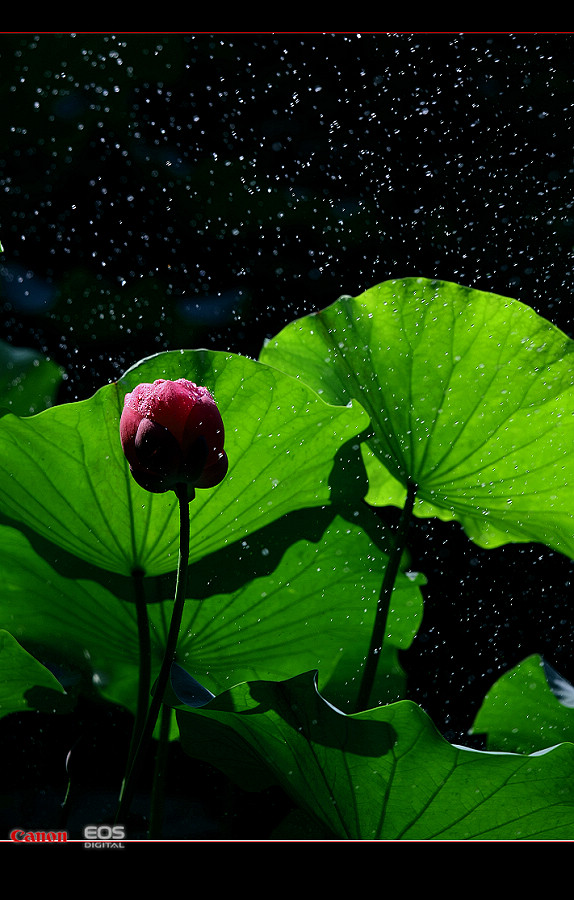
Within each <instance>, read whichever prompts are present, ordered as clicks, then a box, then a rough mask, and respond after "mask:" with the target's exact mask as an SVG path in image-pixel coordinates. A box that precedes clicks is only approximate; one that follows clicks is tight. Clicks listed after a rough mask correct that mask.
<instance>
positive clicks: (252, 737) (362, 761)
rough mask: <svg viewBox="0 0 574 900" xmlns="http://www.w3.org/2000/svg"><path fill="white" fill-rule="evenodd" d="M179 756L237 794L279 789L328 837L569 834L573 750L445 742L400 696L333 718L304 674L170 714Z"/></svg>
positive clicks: (573, 816)
mask: <svg viewBox="0 0 574 900" xmlns="http://www.w3.org/2000/svg"><path fill="white" fill-rule="evenodd" d="M177 720H178V725H179V729H180V734H181V742H182V745H183V747H184V749H185V750H186V752H187V753H188V754H189V755H190V756H191V757H195V758H199V759H204V760H207V761H209V763H210V764H211V765H215V766H217V767H219V768H220V769H221V770H222V771H224V772H225V773H226V774H227V775H228V776H230V777H231V778H233V779H234V780H235V781H236V782H237V783H239V784H240V785H241V786H242V787H243V788H244V789H246V790H259V789H261V788H263V787H267V786H269V785H272V784H279V785H281V787H282V788H283V789H284V790H285V791H286V792H287V793H288V794H289V795H290V796H291V798H292V799H293V800H294V802H295V803H296V804H297V805H298V806H299V807H300V808H301V809H302V810H304V811H305V812H306V813H308V815H309V816H310V817H311V819H313V820H314V821H316V822H318V823H320V826H321V828H322V829H323V832H327V833H329V834H330V835H331V836H333V837H335V838H338V839H340V840H387V841H400V840H403V841H421V840H424V841H433V840H434V841H454V840H465V841H473V840H474V841H477V840H480V841H490V840H492V841H494V840H572V836H573V835H574V745H572V744H561V745H560V746H558V747H556V748H554V749H552V750H550V751H547V752H546V753H542V754H534V755H524V756H523V755H516V754H505V753H488V752H481V751H477V750H469V749H467V748H465V747H455V746H453V745H452V744H449V743H448V742H447V741H445V740H444V738H442V737H441V735H440V734H439V733H438V731H437V730H436V728H435V727H434V725H433V724H432V722H431V720H430V719H429V718H428V716H427V715H426V714H425V713H424V712H423V710H421V709H420V707H418V706H417V705H416V704H414V703H411V702H410V701H408V700H403V701H400V702H399V703H393V704H390V705H387V706H381V707H377V708H376V709H372V710H367V711H366V712H363V713H358V714H356V715H352V716H349V715H344V714H343V713H342V712H340V711H339V710H337V709H336V708H335V707H333V706H332V705H331V704H329V703H327V702H325V701H324V700H323V698H322V697H321V696H320V694H319V693H318V691H317V689H316V684H315V682H314V681H313V673H305V674H304V675H301V676H298V677H297V678H294V679H291V680H290V681H284V682H275V683H271V682H253V683H248V684H241V685H238V686H237V687H235V688H234V689H232V690H230V691H228V692H226V693H225V694H221V695H220V696H219V697H216V698H215V699H214V700H212V701H211V702H210V703H208V704H207V705H206V706H203V707H202V708H201V709H194V710H185V709H180V710H178V712H177Z"/></svg>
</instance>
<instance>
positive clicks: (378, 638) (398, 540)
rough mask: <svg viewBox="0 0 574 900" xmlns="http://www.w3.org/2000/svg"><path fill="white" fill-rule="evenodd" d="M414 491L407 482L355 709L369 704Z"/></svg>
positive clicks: (414, 494) (414, 485) (360, 708)
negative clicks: (405, 494)
mask: <svg viewBox="0 0 574 900" xmlns="http://www.w3.org/2000/svg"><path fill="white" fill-rule="evenodd" d="M416 492H417V486H416V484H413V483H412V482H410V481H409V482H408V483H407V497H406V500H405V505H404V506H403V509H402V512H401V517H400V519H399V523H398V526H397V530H396V533H395V540H394V542H393V546H392V549H391V553H390V555H389V561H388V563H387V568H386V569H385V574H384V577H383V583H382V585H381V591H380V594H379V601H378V604H377V612H376V615H375V624H374V626H373V633H372V635H371V643H370V646H369V651H368V655H367V658H366V662H365V668H364V670H363V677H362V679H361V684H360V687H359V694H358V697H357V709H358V711H359V712H360V711H361V710H364V709H368V708H369V703H370V700H371V694H372V692H373V687H374V684H375V677H376V674H377V666H378V662H379V658H380V655H381V653H382V650H383V643H384V637H385V631H386V628H387V618H388V615H389V609H390V605H391V596H392V593H393V589H394V586H395V581H396V578H397V574H398V571H399V566H400V562H401V559H402V556H403V553H404V550H405V547H406V538H407V532H408V528H409V525H410V522H411V518H412V515H413V508H414V504H415V498H416Z"/></svg>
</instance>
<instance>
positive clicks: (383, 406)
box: [261, 278, 574, 556]
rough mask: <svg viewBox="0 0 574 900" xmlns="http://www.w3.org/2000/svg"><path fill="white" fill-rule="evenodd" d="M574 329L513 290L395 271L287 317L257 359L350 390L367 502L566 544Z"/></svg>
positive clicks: (572, 464) (488, 542)
mask: <svg viewBox="0 0 574 900" xmlns="http://www.w3.org/2000/svg"><path fill="white" fill-rule="evenodd" d="M573 350H574V342H573V341H572V340H570V339H569V338H568V337H567V336H566V335H565V334H563V333H562V332H561V331H559V329H557V328H555V327H554V326H553V325H552V324H550V323H549V322H547V321H546V320H545V319H543V318H542V317H540V316H538V315H537V314H536V313H535V312H534V311H533V310H532V309H530V308H529V307H528V306H526V305H525V304H523V303H520V302H519V301H517V300H512V299H508V298H506V297H500V296H498V295H495V294H488V293H484V292H482V291H476V290H471V289H468V288H464V287H461V286H459V285H456V284H451V283H447V282H441V281H430V280H427V279H423V278H407V279H404V280H397V281H387V282H384V283H383V284H380V285H378V286H377V287H374V288H372V289H370V290H368V291H365V293H363V294H361V295H360V296H358V297H355V298H351V297H343V298H341V299H340V300H338V301H337V302H335V303H334V304H332V305H331V306H329V307H327V309H324V310H322V311H321V312H319V313H316V314H313V315H310V316H306V317H305V318H303V319H300V320H299V321H297V322H293V323H291V324H289V325H288V326H287V327H286V328H285V329H284V330H283V331H282V332H280V334H279V335H277V337H276V338H274V339H273V340H272V341H270V342H269V344H268V345H267V346H266V347H265V348H264V349H263V351H262V353H261V359H262V360H263V361H264V362H267V363H269V364H271V365H276V366H277V367H278V368H280V369H282V370H283V371H286V372H289V373H290V374H291V375H294V376H297V377H299V378H300V379H301V380H302V381H306V382H307V383H308V384H309V385H311V386H312V387H313V388H314V389H315V390H316V391H318V392H319V393H320V395H321V396H322V397H323V398H324V399H326V400H327V401H328V402H329V403H341V404H346V403H348V402H349V401H350V400H351V399H358V400H359V401H360V403H361V405H362V406H363V407H364V408H365V409H366V410H367V411H368V413H369V415H370V417H371V428H372V434H371V436H370V437H369V439H368V440H367V441H366V443H365V444H364V456H365V462H366V466H367V472H368V476H369V492H368V494H367V497H366V499H367V501H368V502H370V503H372V504H374V505H377V506H384V505H388V504H400V505H402V503H403V502H404V497H405V486H406V484H407V482H408V481H409V480H410V481H412V482H415V483H416V484H417V485H418V495H417V496H418V503H417V506H416V507H415V512H416V514H418V515H434V516H438V517H440V518H442V519H457V520H458V521H459V522H461V523H462V524H463V526H464V528H465V529H466V531H467V533H468V535H469V536H470V537H471V538H472V539H473V540H475V541H476V542H477V543H478V544H481V545H483V546H487V547H494V546H498V545H501V544H503V543H505V542H508V541H537V542H541V543H544V544H546V545H548V546H551V547H554V548H556V549H558V550H561V551H562V552H563V553H566V554H567V555H570V556H573V555H574V453H573V452H572V448H573V447H574V376H573V372H574V368H573V366H574V362H573V360H574V356H573Z"/></svg>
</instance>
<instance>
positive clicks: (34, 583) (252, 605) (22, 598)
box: [0, 510, 423, 710]
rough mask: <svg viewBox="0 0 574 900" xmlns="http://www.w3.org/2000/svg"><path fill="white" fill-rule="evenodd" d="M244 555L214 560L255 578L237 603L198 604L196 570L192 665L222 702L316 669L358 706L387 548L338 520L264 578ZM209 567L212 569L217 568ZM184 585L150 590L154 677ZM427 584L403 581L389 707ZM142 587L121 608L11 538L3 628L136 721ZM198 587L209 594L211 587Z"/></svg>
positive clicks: (392, 624)
mask: <svg viewBox="0 0 574 900" xmlns="http://www.w3.org/2000/svg"><path fill="white" fill-rule="evenodd" d="M313 512H314V511H313V510H311V511H309V515H312V514H313ZM367 512H368V511H367ZM263 549H265V547H264V548H263ZM241 552H242V550H241V542H240V543H239V544H235V545H233V546H232V547H231V548H229V550H223V551H221V552H220V553H219V554H215V555H214V556H215V557H216V560H214V566H215V565H217V566H221V567H222V568H223V569H229V570H231V571H232V572H233V573H239V572H240V570H241V568H242V567H243V568H244V569H245V571H244V574H243V578H238V583H237V585H236V586H235V587H233V588H232V587H230V589H229V591H228V592H227V593H218V594H216V595H213V596H205V597H204V598H203V599H194V597H195V596H197V594H195V592H194V585H195V584H196V574H197V573H196V567H194V566H192V567H191V568H190V573H189V574H190V578H189V591H188V596H189V598H190V599H188V600H187V601H186V604H185V609H184V614H183V621H182V627H181V630H180V640H179V643H178V650H177V659H178V662H179V663H180V665H182V666H184V667H185V669H186V671H187V672H188V673H189V674H190V675H192V676H193V677H195V678H196V679H197V680H198V681H199V682H200V683H201V684H203V685H204V686H205V687H206V688H208V689H209V690H210V691H211V692H212V693H218V692H219V691H221V690H224V689H226V688H228V687H229V686H230V685H233V684H235V683H237V682H239V681H241V680H243V679H244V678H245V676H246V675H249V677H260V676H264V677H266V678H275V679H278V678H284V677H290V676H292V675H294V674H297V673H299V672H302V671H306V669H307V668H308V667H309V666H310V665H311V666H313V667H314V668H318V669H319V670H320V672H321V678H322V684H323V683H325V682H327V681H328V680H331V684H330V687H329V690H330V692H331V695H332V696H333V697H335V698H336V699H337V702H344V700H345V697H346V698H347V700H349V701H352V700H353V698H354V697H355V693H356V688H355V687H354V682H353V678H352V675H351V677H350V678H349V681H350V683H349V684H348V685H346V684H344V683H342V680H341V679H342V676H341V671H345V672H347V673H352V674H355V673H357V672H358V671H359V670H360V668H361V666H362V663H363V659H364V656H365V653H366V648H367V647H368V641H369V638H370V633H371V629H372V620H373V617H374V614H375V608H376V604H377V596H378V590H379V587H380V583H381V580H382V577H383V573H384V568H385V565H386V559H387V557H386V554H385V552H384V549H381V547H380V546H379V545H378V544H376V543H374V542H373V541H372V540H371V539H370V538H369V536H368V535H367V533H366V532H365V530H364V529H363V528H361V527H360V525H358V524H355V523H349V522H347V521H346V520H344V519H342V518H339V517H335V518H334V519H333V521H331V522H330V523H328V524H327V526H326V528H325V529H324V531H323V533H322V534H321V536H320V538H319V539H318V540H307V539H304V540H303V539H301V540H298V541H295V542H294V543H292V544H291V546H288V549H287V550H286V551H285V552H284V553H283V554H282V555H281V558H280V559H279V561H278V563H277V565H276V566H273V567H272V568H271V569H269V570H268V571H265V569H264V568H261V570H260V572H259V574H258V575H257V577H253V567H252V566H251V565H250V564H249V563H248V565H247V566H243V563H242V560H241ZM202 566H203V569H205V568H209V561H208V560H204V561H203V563H202ZM247 568H250V569H251V572H252V577H247V571H246V569H247ZM173 580H174V579H173V578H172V577H170V578H167V577H165V578H163V579H148V580H147V581H146V585H145V587H146V591H147V594H148V600H149V601H150V602H149V603H148V613H149V618H150V628H151V640H152V647H151V650H152V678H155V676H156V674H157V671H158V668H159V665H160V662H161V659H162V656H163V651H164V648H165V639H166V634H167V628H168V624H169V619H170V616H171V609H172V604H173V601H172V600H171V599H165V597H166V595H165V593H163V594H162V593H159V597H160V598H161V599H157V592H162V591H163V588H164V587H165V586H166V583H167V582H169V589H170V590H171V591H173V588H174V584H173ZM422 581H423V579H422V578H421V577H420V576H419V577H416V578H413V577H407V576H406V575H404V574H401V575H399V578H398V581H397V587H396V589H395V592H394V594H393V604H392V610H391V612H390V614H389V620H388V631H389V635H390V636H389V639H388V641H387V642H386V644H385V649H384V652H383V658H382V660H381V663H382V665H381V679H380V681H379V682H378V684H377V687H378V689H379V690H380V697H381V700H386V699H388V698H389V697H390V698H391V699H396V679H394V680H392V683H391V685H390V686H389V685H387V681H388V672H389V671H391V670H392V669H393V667H395V668H396V667H397V666H398V661H397V656H398V651H399V650H400V649H407V648H408V646H409V645H410V644H411V642H412V639H413V637H414V635H415V633H416V631H417V628H418V625H419V623H420V619H421V615H422V598H421V595H420V588H419V585H420V584H421V582H422ZM130 586H131V582H130V579H124V582H123V592H122V593H123V596H122V597H119V596H116V595H115V594H114V593H112V591H111V590H109V589H108V588H107V587H105V586H104V585H103V584H101V583H99V582H97V581H93V580H89V579H77V578H70V577H67V576H66V575H65V574H63V573H62V572H61V571H59V570H58V569H57V568H56V567H55V566H52V565H50V564H49V563H48V562H47V561H46V560H45V559H43V558H42V557H41V556H40V555H39V554H38V553H36V552H35V550H34V548H33V546H32V545H31V543H30V542H29V541H28V540H27V538H26V537H25V536H24V534H23V533H22V532H21V531H19V530H18V529H15V528H12V527H7V526H1V527H0V628H5V629H7V630H8V631H10V632H11V634H13V635H14V637H15V638H16V639H17V640H18V641H19V642H20V643H21V644H22V646H23V647H24V648H26V650H28V651H29V652H31V653H33V654H34V655H35V656H37V658H38V659H39V660H41V661H42V662H43V663H44V664H46V665H50V666H56V667H58V668H59V669H62V670H63V671H69V672H70V673H74V672H76V673H78V674H79V675H80V676H81V677H82V683H83V684H84V685H86V684H87V685H90V689H92V688H93V689H95V690H97V691H99V692H101V693H103V695H104V696H106V697H107V698H108V699H110V700H113V701H114V702H117V703H120V704H122V705H124V706H126V707H128V708H129V709H132V710H133V709H134V706H135V701H136V695H137V683H138V671H139V650H138V631H137V623H136V611H135V605H134V603H133V602H129V600H128V599H127V598H128V597H129V596H130V593H131V592H130V590H129V588H130ZM198 587H199V588H200V591H199V593H200V594H201V588H202V587H203V585H201V584H199V585H198ZM132 596H134V595H133V594H132ZM335 670H337V671H336V672H335ZM399 696H401V694H399Z"/></svg>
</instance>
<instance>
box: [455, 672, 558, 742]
mask: <svg viewBox="0 0 574 900" xmlns="http://www.w3.org/2000/svg"><path fill="white" fill-rule="evenodd" d="M551 671H552V670H551ZM546 672H547V665H546V664H545V662H544V660H543V659H542V657H540V656H539V655H538V654H533V655H532V656H529V657H528V658H527V659H525V660H523V661H522V662H521V663H519V664H518V665H517V666H514V668H512V669H511V670H510V671H509V672H506V673H505V674H504V675H503V676H502V677H501V678H499V679H498V681H496V682H495V684H493V686H492V687H491V688H490V690H489V691H488V693H487V695H486V697H485V698H484V700H483V703H482V706H481V707H480V709H479V711H478V714H477V716H476V719H475V721H474V724H473V726H472V733H473V734H486V736H487V747H488V748H489V750H506V751H511V752H513V753H532V752H534V751H536V750H542V749H544V748H545V747H551V746H552V745H554V744H560V743H563V742H565V741H570V743H574V708H573V707H572V702H573V701H572V699H569V701H568V704H567V705H566V704H565V703H564V702H561V700H560V699H559V697H558V696H557V695H556V694H555V693H554V692H553V690H552V689H551V687H550V685H549V683H548V678H547V676H546ZM553 674H554V675H555V673H553ZM564 684H565V685H567V683H566V682H564ZM568 687H569V693H570V694H572V688H571V687H570V686H568Z"/></svg>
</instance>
